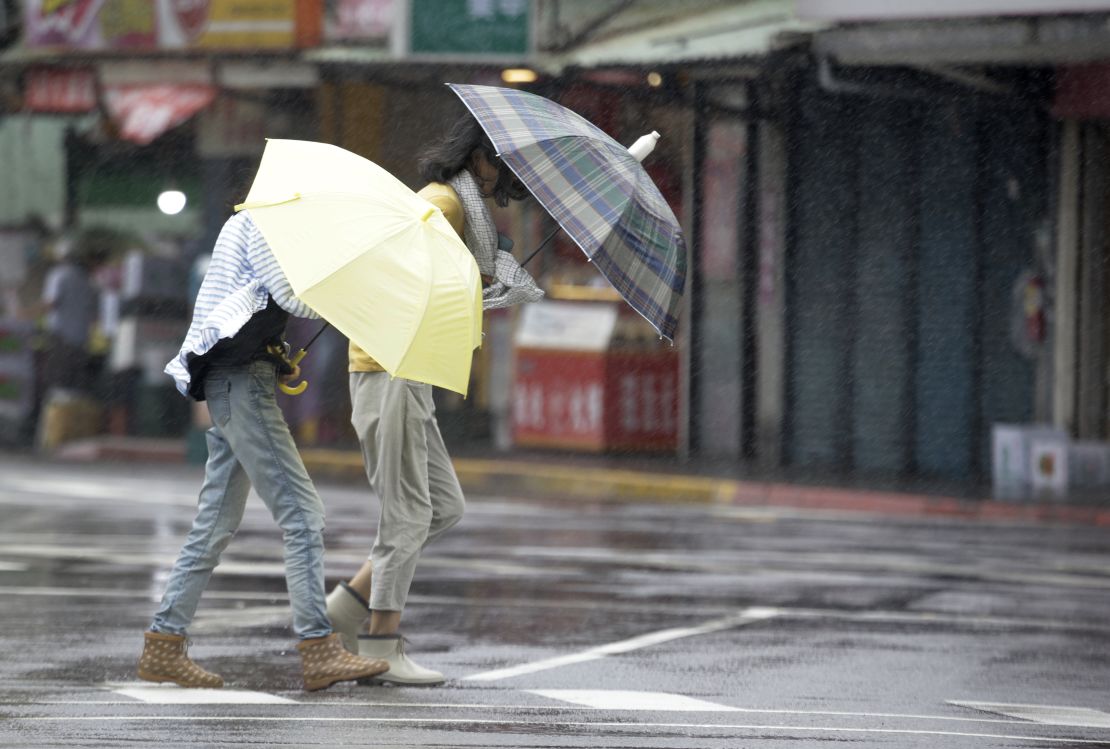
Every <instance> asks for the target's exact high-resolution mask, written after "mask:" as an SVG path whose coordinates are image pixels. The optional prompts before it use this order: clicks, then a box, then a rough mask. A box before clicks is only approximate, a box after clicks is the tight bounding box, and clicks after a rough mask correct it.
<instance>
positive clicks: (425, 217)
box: [420, 208, 436, 221]
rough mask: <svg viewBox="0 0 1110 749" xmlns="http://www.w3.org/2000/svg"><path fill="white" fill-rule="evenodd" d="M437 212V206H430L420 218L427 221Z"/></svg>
mask: <svg viewBox="0 0 1110 749" xmlns="http://www.w3.org/2000/svg"><path fill="white" fill-rule="evenodd" d="M435 212H436V209H435V208H429V209H428V210H426V211H424V215H423V216H421V217H420V220H421V221H427V220H428V219H430V218H431V217H432V214H433V213H435Z"/></svg>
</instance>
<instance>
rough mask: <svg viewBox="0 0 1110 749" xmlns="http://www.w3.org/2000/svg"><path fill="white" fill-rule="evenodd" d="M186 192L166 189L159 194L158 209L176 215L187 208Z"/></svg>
mask: <svg viewBox="0 0 1110 749" xmlns="http://www.w3.org/2000/svg"><path fill="white" fill-rule="evenodd" d="M186 202H187V201H186V198H185V193H183V192H181V191H180V190H166V191H164V192H163V193H162V194H161V195H159V196H158V210H160V211H161V212H162V213H164V214H166V215H167V216H176V215H177V214H179V213H181V212H182V211H183V210H185V203H186Z"/></svg>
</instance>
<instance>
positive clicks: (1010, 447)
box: [991, 424, 1068, 499]
mask: <svg viewBox="0 0 1110 749" xmlns="http://www.w3.org/2000/svg"><path fill="white" fill-rule="evenodd" d="M1035 439H1041V440H1047V441H1049V442H1051V441H1053V440H1063V441H1064V442H1065V443H1066V442H1067V439H1068V436H1067V433H1066V432H1064V431H1062V430H1059V429H1055V428H1054V427H1051V426H1048V425H1045V424H994V425H993V426H992V427H991V484H992V486H993V491H994V496H995V497H997V498H999V499H1028V498H1029V497H1030V496H1031V495H1032V494H1033V463H1032V455H1031V453H1032V446H1033V445H1032V443H1033V441H1034V440H1035Z"/></svg>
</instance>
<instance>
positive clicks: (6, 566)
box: [0, 562, 31, 572]
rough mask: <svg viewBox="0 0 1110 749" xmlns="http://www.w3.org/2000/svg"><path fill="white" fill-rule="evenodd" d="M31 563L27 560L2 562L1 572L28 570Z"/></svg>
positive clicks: (0, 564)
mask: <svg viewBox="0 0 1110 749" xmlns="http://www.w3.org/2000/svg"><path fill="white" fill-rule="evenodd" d="M29 569H31V565H29V564H27V563H26V562H0V572H26V571H27V570H29Z"/></svg>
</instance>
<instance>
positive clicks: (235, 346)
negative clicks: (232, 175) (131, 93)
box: [138, 211, 388, 690]
mask: <svg viewBox="0 0 1110 749" xmlns="http://www.w3.org/2000/svg"><path fill="white" fill-rule="evenodd" d="M290 315H296V316H298V317H316V316H317V315H316V313H315V312H313V311H312V310H311V309H309V308H308V307H307V306H305V305H304V304H303V303H302V302H301V301H300V300H298V299H297V298H296V297H295V296H294V295H293V291H292V289H291V288H290V286H289V281H288V279H287V278H286V277H285V275H284V273H282V271H281V268H280V267H279V266H278V263H277V261H276V259H275V258H274V256H273V253H272V251H271V250H270V247H269V245H268V244H267V243H266V241H265V240H264V239H263V237H262V234H261V233H260V232H259V231H258V229H257V228H256V227H255V225H254V222H253V221H252V220H251V217H250V214H249V213H248V212H247V211H243V212H241V213H238V214H236V215H234V216H232V217H231V218H230V219H228V221H227V222H226V223H225V224H224V227H223V230H222V231H221V233H220V235H219V238H218V239H217V240H216V245H215V248H214V250H213V253H212V259H211V261H210V263H209V265H208V269H207V271H206V273H205V276H204V280H203V282H202V283H201V286H200V290H199V292H198V294H197V300H196V304H195V306H194V309H193V321H192V324H191V325H190V327H189V331H188V334H187V335H186V337H185V342H184V343H183V344H182V346H181V350H180V353H179V354H178V356H177V357H175V358H174V359H173V360H172V361H171V362H170V363H169V364H168V365H167V366H166V373H167V374H169V375H171V376H172V377H173V378H174V380H175V381H176V384H177V388H178V390H179V391H180V392H181V393H182V394H183V395H188V396H191V397H192V398H194V399H196V400H206V401H207V403H208V412H209V414H210V415H211V417H212V424H213V426H212V428H211V429H209V430H208V433H207V441H208V462H207V464H206V466H205V478H204V485H203V486H202V487H201V490H200V499H199V503H198V508H197V514H196V518H195V519H194V521H193V527H192V530H190V531H189V535H188V537H187V538H186V540H185V545H184V547H183V548H182V550H181V552H180V554H179V555H178V558H177V562H176V563H175V564H174V566H173V571H172V572H171V573H170V578H169V581H168V583H167V584H166V590H165V593H164V594H163V596H162V602H161V605H160V606H159V607H158V611H157V613H155V615H154V620H153V622H152V623H151V626H150V629H149V630H148V631H147V632H146V633H145V636H144V647H143V654H142V657H141V658H140V660H139V666H138V675H139V677H140V678H142V679H146V680H148V681H157V682H172V683H175V684H178V685H180V686H184V687H219V686H223V679H222V678H221V677H219V676H217V675H216V674H213V673H210V672H208V671H206V670H204V669H203V668H201V667H200V666H198V665H197V664H196V663H194V662H193V661H192V660H191V659H190V658H189V656H188V654H187V652H186V642H187V640H186V630H187V628H188V626H189V624H190V623H191V622H192V620H193V615H194V613H195V611H196V608H197V604H198V603H199V601H200V597H201V594H202V593H203V592H204V589H205V588H206V587H207V585H208V581H209V579H210V578H211V576H212V571H213V570H214V569H215V567H216V565H217V564H218V563H219V559H220V554H221V553H222V552H223V550H224V549H225V548H226V547H227V545H228V543H229V542H230V541H231V537H232V536H233V535H234V534H235V531H236V529H238V527H239V524H240V522H241V521H242V518H243V510H244V507H245V505H246V501H247V493H248V492H249V491H250V488H251V486H252V485H253V486H254V488H255V489H256V490H257V492H258V494H259V496H260V497H261V498H262V501H263V502H265V503H266V506H267V508H268V509H269V510H270V513H271V514H272V515H273V517H274V520H276V521H277V524H278V526H280V528H281V530H282V532H283V540H284V546H285V576H286V583H287V586H288V589H289V599H290V603H291V605H292V608H293V629H294V631H295V632H296V634H297V635H298V637H299V638H300V642H299V643H298V645H297V649H298V650H299V651H300V653H301V659H302V668H303V675H304V688H305V689H306V690H315V689H324V688H326V687H329V686H331V685H332V684H334V683H335V682H337V681H349V680H354V679H360V678H365V677H369V676H373V675H375V674H378V673H381V672H383V671H385V670H386V669H387V668H388V666H387V664H386V663H384V662H381V661H376V660H370V659H367V658H360V657H358V656H356V655H352V654H351V653H348V652H347V651H346V650H345V649H344V648H343V645H342V643H341V642H340V640H339V638H338V636H337V635H335V634H334V633H333V632H332V627H331V624H330V623H329V622H328V617H327V613H326V609H325V597H324V594H325V589H324V560H323V553H324V547H323V530H324V507H323V504H322V503H321V501H320V497H319V495H318V494H317V493H316V488H315V487H314V486H313V484H312V481H311V479H309V477H308V472H307V471H306V470H305V467H304V463H303V462H302V460H301V456H300V453H298V452H297V447H296V445H295V444H294V443H293V437H292V435H291V434H290V432H289V427H288V426H287V425H286V423H285V421H284V419H283V418H282V415H281V410H280V409H279V408H278V405H277V401H276V399H275V396H274V389H275V387H276V385H277V382H278V380H279V379H293V378H295V377H297V376H298V375H299V374H300V372H299V370H298V368H297V367H296V366H292V365H290V364H289V363H288V361H287V360H286V358H285V357H284V356H283V355H282V354H283V351H284V348H283V346H284V344H283V342H282V336H283V332H284V329H285V324H286V321H287V320H288V318H289V316H290Z"/></svg>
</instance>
